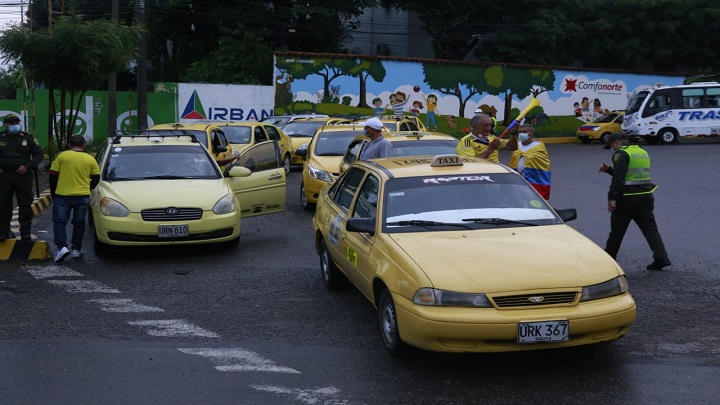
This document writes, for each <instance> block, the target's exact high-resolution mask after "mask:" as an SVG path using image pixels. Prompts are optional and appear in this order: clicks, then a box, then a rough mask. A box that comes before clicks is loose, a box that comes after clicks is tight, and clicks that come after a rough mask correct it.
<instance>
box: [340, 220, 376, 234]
mask: <svg viewBox="0 0 720 405" xmlns="http://www.w3.org/2000/svg"><path fill="white" fill-rule="evenodd" d="M345 229H347V231H348V232H365V233H369V234H370V236H375V219H373V218H348V219H347V223H346V224H345Z"/></svg>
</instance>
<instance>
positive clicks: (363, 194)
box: [352, 175, 380, 218]
mask: <svg viewBox="0 0 720 405" xmlns="http://www.w3.org/2000/svg"><path fill="white" fill-rule="evenodd" d="M379 184H380V182H379V180H378V179H377V177H375V176H373V175H368V176H367V177H366V178H365V181H364V182H363V184H362V186H361V187H360V191H359V192H358V198H357V201H356V202H355V207H354V212H353V215H352V216H353V217H354V218H375V217H376V214H377V202H378V189H379Z"/></svg>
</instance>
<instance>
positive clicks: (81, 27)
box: [0, 16, 140, 150]
mask: <svg viewBox="0 0 720 405" xmlns="http://www.w3.org/2000/svg"><path fill="white" fill-rule="evenodd" d="M139 35H140V32H139V30H138V29H137V28H136V27H130V26H123V25H120V24H116V23H113V22H110V21H106V20H94V21H89V22H85V21H82V19H81V18H80V17H79V16H65V17H60V18H59V19H58V21H57V23H56V24H55V25H54V26H53V28H52V30H50V31H48V30H40V31H33V32H31V31H30V30H29V29H28V28H26V27H22V26H19V25H14V26H12V27H11V28H9V29H7V30H6V31H4V32H3V34H2V36H0V52H2V53H3V54H4V55H5V58H6V61H9V60H15V61H19V63H20V64H21V65H22V67H23V69H24V70H25V73H26V76H27V77H28V79H30V80H33V81H35V83H38V84H40V83H42V84H44V85H45V87H47V88H48V90H49V94H50V95H51V98H50V113H51V114H52V116H53V117H55V118H54V120H53V122H51V124H50V125H51V128H50V129H49V132H50V133H51V134H53V135H54V137H55V140H56V142H57V146H58V150H64V149H65V147H66V143H67V142H66V141H67V138H68V137H69V136H70V135H72V134H73V133H74V129H75V128H74V127H75V121H76V119H77V116H78V112H79V109H80V103H81V102H82V98H83V95H84V94H85V92H86V91H87V90H90V89H94V88H97V87H98V85H99V84H100V83H102V82H105V81H107V76H108V74H110V73H114V72H119V71H122V70H124V69H127V66H128V64H129V62H130V61H132V60H133V59H134V58H136V57H137V51H136V46H135V45H136V44H137V40H138V37H139ZM57 103H59V105H58V104H57ZM50 149H52V147H50Z"/></svg>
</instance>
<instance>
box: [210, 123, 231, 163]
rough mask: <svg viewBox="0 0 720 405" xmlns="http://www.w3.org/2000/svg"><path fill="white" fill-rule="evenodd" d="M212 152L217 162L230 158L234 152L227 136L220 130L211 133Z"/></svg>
mask: <svg viewBox="0 0 720 405" xmlns="http://www.w3.org/2000/svg"><path fill="white" fill-rule="evenodd" d="M210 145H211V150H210V151H211V152H212V154H213V157H215V160H223V159H227V158H229V157H230V154H232V150H231V149H230V147H229V146H228V145H229V142H228V140H227V137H226V136H225V134H224V133H223V132H222V131H221V130H219V129H213V130H212V131H210Z"/></svg>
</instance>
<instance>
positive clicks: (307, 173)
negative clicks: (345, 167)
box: [295, 124, 365, 211]
mask: <svg viewBox="0 0 720 405" xmlns="http://www.w3.org/2000/svg"><path fill="white" fill-rule="evenodd" d="M363 133H365V127H364V126H361V125H357V124H337V125H326V126H322V127H320V128H319V129H318V132H317V133H316V134H315V136H313V137H312V138H311V141H310V143H308V146H307V148H300V149H298V150H296V151H295V153H296V154H298V156H300V157H301V158H302V159H303V169H302V182H301V183H300V203H301V204H302V206H303V208H305V209H306V210H308V211H312V210H313V209H315V203H316V202H317V198H318V195H319V194H320V190H321V189H322V188H323V186H324V185H325V184H330V183H333V182H334V181H335V179H336V178H337V177H338V176H339V175H340V161H341V160H342V157H343V155H344V154H345V151H346V150H347V147H348V145H350V142H352V141H353V139H355V137H357V136H358V135H360V134H363Z"/></svg>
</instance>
